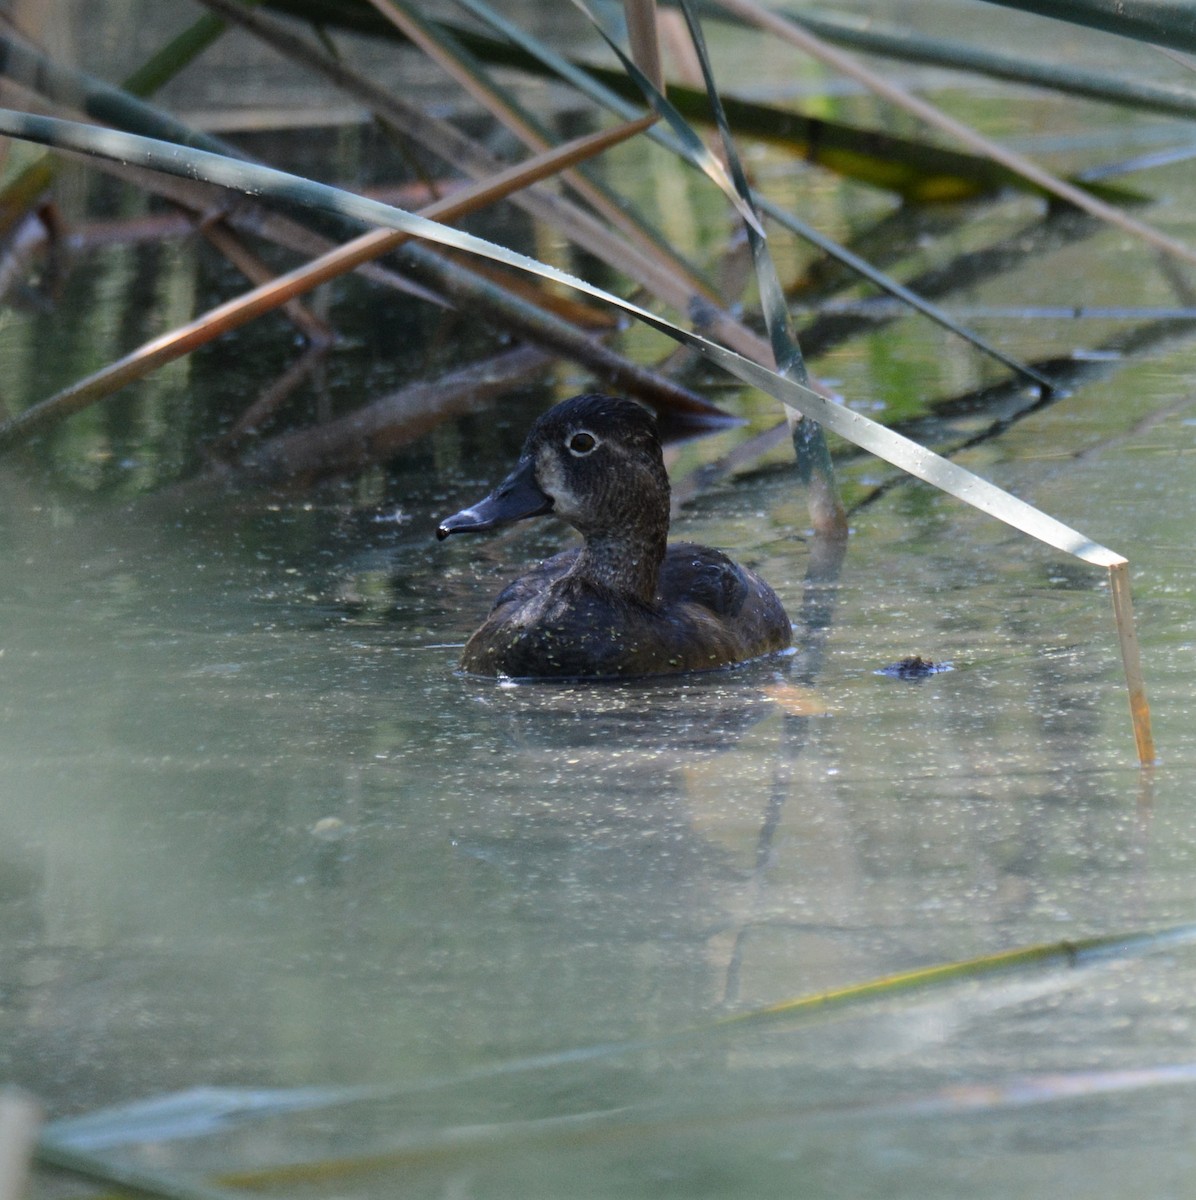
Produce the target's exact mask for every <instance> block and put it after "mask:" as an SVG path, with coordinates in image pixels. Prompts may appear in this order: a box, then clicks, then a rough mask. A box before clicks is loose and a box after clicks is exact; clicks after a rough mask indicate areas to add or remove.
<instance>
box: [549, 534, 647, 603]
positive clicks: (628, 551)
mask: <svg viewBox="0 0 1196 1200" xmlns="http://www.w3.org/2000/svg"><path fill="white" fill-rule="evenodd" d="M667 543H668V525H667V524H666V525H664V527H663V528H660V529H654V530H652V531H651V532H646V531H644V530H637V531H636V532H635V534H634V535H633V534H630V533H627V532H620V533H617V534H615V533H600V534H590V535H588V536H587V537H586V540H585V544H584V545H583V546H582V548H581V553H580V554H579V555H578V556H577V561H576V562H575V563H574V565H573V569H572V570H571V571H570V574H571V575H573V576H574V577H575V578H580V579H584V580H586V581H587V582H588V583H592V584H596V585H597V586H598V587H602V588H605V589H606V590H607V591H611V592H614V593H615V594H616V595H619V596H625V597H634V598H635V599H636V600H639V601H640V602H641V603H643V604H651V603H652V602H653V601H654V600H655V599H656V585H657V583H658V582H659V580H660V565H661V563H663V562H664V555H665V550H666V548H667Z"/></svg>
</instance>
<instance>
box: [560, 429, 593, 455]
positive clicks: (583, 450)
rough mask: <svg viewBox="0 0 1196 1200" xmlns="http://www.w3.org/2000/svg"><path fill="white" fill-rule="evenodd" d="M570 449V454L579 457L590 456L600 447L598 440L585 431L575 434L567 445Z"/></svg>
mask: <svg viewBox="0 0 1196 1200" xmlns="http://www.w3.org/2000/svg"><path fill="white" fill-rule="evenodd" d="M565 445H566V446H568V447H569V453H570V454H576V455H578V456H579V457H580V456H581V455H583V454H589V453H590V451H591V450H593V449H595V448H596V447H597V445H598V439H597V438H596V437H595V436H594V435H593V434H592V433H586V432H585V430H584V429H583V430H582V431H581V433H575V434H574V435H573V436H572V437H571V438H570V439H569V440H568V441H567V442H566V443H565Z"/></svg>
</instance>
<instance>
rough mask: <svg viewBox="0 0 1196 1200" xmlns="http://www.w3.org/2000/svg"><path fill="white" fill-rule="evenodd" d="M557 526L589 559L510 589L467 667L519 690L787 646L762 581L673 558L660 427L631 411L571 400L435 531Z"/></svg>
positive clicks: (599, 400)
mask: <svg viewBox="0 0 1196 1200" xmlns="http://www.w3.org/2000/svg"><path fill="white" fill-rule="evenodd" d="M549 512H551V513H553V514H554V515H556V516H559V517H561V518H563V519H564V520H566V521H568V522H569V524H571V525H572V526H573V527H574V528H575V529H576V530H578V532H579V533H580V534H581V535H582V538H583V543H582V545H581V546H580V547H577V548H575V549H572V550H566V551H565V552H563V553H562V554H558V555H556V556H555V557H553V558H550V559H549V560H548V561H547V562H544V563H541V564H540V565H539V566H537V567H533V568H532V569H531V570H530V571H528V572H527V573H526V574H525V575H522V576H521V577H520V578H519V579H517V580H515V582H514V583H512V584H510V585H508V586H507V587H506V588H505V589H504V590H503V591H502V592H501V593H500V594H499V596H498V598H497V599H496V600H495V602H494V608H493V609H492V611H491V613H490V615H489V616H488V617H487V618H486V620H485V622H484V623H483V624H482V626H481V628H480V629H478V631H477V632H476V633H475V634H474V635H473V637H471V638H470V639H469V641H468V642H467V643H466V646H465V650H464V652H463V653H462V655H461V667H462V669H463V670H465V671H469V672H471V673H473V674H477V675H505V676H511V677H514V678H537V677H556V678H586V677H592V678H603V677H612V676H615V677H618V676H621V677H634V676H644V675H663V674H672V673H674V672H678V671H699V670H708V669H710V668H713V667H723V666H728V665H730V664H732V663H738V662H744V661H746V660H747V659H751V658H758V657H760V656H761V655H764V654H770V653H772V652H774V651H778V650H783V649H785V648H787V647H788V646H789V644H790V640H791V638H792V630H791V628H790V625H789V618H788V617H787V616H786V615H785V610H784V609H783V608H782V607H781V602H780V601H779V600H778V599H777V597H776V594H775V593H774V592H773V590H772V589H771V588H770V587H769V586H768V584H766V583H765V582H764V580H762V579H761V578H760V577H759V576H758V575H757V574H756V573H755V572H754V571H750V570H748V569H747V568H746V567H741V566H739V565H737V564H736V563H734V562H732V561H731V559H729V558H728V557H727V556H726V555H725V554H723V553H722V552H721V551H719V550H712V549H710V548H709V547H707V546H698V545H695V544H694V543H692V542H677V543H674V544H673V545H668V530H669V480H668V475H667V474H666V472H665V469H664V460H663V458H662V456H661V451H660V441H659V439H658V437H657V435H656V425H655V421H654V420H653V418H652V415H651V414H650V413H649V412H648V411H647V409H645V408H643V407H641V406H640V405H639V404H636V403H635V402H634V401H631V400H623V399H617V398H614V397H611V396H602V395H597V394H590V395H583V396H574V397H573V399H571V400H565V401H564V402H562V403H561V404H558V405H557V406H556V407H555V408H552V409H550V410H549V411H548V412H546V413H545V414H544V415H543V416H541V417H540V419H539V420H538V421H536V423H535V424H534V425H533V426H532V429H531V431H530V433H529V434H528V437H527V441H526V442H525V444H524V447H523V453H522V455H521V456H520V459H519V465H518V466H517V467H516V468H515V470H514V471H513V472H512V473H511V475H509V476H508V477H507V478H506V479H505V480H504V481H503V482H502V483H501V484H499V486H498V487H497V488H495V490H494V491H493V492H491V493H490V495H489V496H487V497H486V499H485V500H482V501H481V502H480V503H478V504H476V505H474V506H473V507H471V508H466V509H463V510H462V511H461V512H459V513H456V514H455V515H453V516H451V517H448V518H447V519H446V520H445V521H444V522H442V524H441V525H440V528H439V529H438V530H437V536H438V537H440V538H445V537H448V536H449V535H450V534H452V533H461V532H467V531H480V530H484V529H491V528H493V527H495V526H496V525H503V524H507V523H509V522H511V521H517V520H520V519H521V518H523V517H531V516H538V515H540V514H542V513H549Z"/></svg>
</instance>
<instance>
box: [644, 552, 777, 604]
mask: <svg viewBox="0 0 1196 1200" xmlns="http://www.w3.org/2000/svg"><path fill="white" fill-rule="evenodd" d="M757 578H758V577H757V576H756V575H754V574H753V573H751V572H749V571H748V570H746V569H745V568H744V567H741V566H740V565H739V564H738V563H736V562H733V561H732V560H731V559H729V558H728V557H727V556H726V555H725V554H724V553H723V552H722V551H721V550H714V549H712V548H711V547H709V546H699V545H697V543H695V542H673V543H671V544H670V546H669V549H668V553H667V554H666V555H665V559H664V564H663V566H662V567H661V569H660V595H661V599H662V600H663V601H664V602H665V603H666V604H669V603H675V602H677V601H688V602H689V603H692V604H700V605H702V607H703V608H708V609H710V611H711V612H712V613H715V614H716V615H717V616H720V617H736V616H738V615H739V614H740V612H742V611H743V606H744V605H745V604H746V603H747V601H748V597H749V596H750V595H751V593H752V590H753V584H754V583H755V582H756V581H757Z"/></svg>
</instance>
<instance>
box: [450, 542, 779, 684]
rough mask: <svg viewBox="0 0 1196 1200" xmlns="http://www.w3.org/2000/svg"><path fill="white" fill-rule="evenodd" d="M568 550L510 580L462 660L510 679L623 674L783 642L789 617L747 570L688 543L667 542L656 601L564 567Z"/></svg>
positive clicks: (467, 666)
mask: <svg viewBox="0 0 1196 1200" xmlns="http://www.w3.org/2000/svg"><path fill="white" fill-rule="evenodd" d="M578 553H579V551H578V550H576V549H574V550H567V551H565V552H564V553H562V554H558V555H556V556H555V557H553V558H550V559H549V560H548V561H546V562H543V563H541V564H540V565H539V566H537V567H534V568H532V570H530V571H528V572H527V573H526V574H525V575H523V576H521V577H520V578H519V579H516V580H515V581H514V582H513V583H511V584H509V585H508V586H507V587H506V588H504V589H503V591H502V592H501V593H500V594H499V596H498V598H497V600H496V601H495V603H494V608H493V610H492V611H491V613H490V615H489V617H488V618H487V619H486V621H485V622H484V624H483V625H482V627H481V628H480V629H479V630H478V631H477V633H475V634H474V635H473V637H472V638H470V640H469V642H468V643H467V644H466V647H465V650H464V653H463V654H462V658H461V666H462V668H463V669H464V670H466V671H470V672H472V673H476V674H484V675H508V676H512V677H514V678H521V677H522V678H531V677H557V678H585V677H596V676H621V677H624V678H629V677H635V676H644V675H661V674H672V673H675V672H678V671H698V670H709V669H712V668H715V667H722V666H727V665H729V664H731V663H737V662H743V661H746V660H747V659H751V658H759V657H760V656H762V655H765V654H770V653H773V652H775V651H778V650H783V649H785V648H787V647H788V646H789V644H790V640H791V638H792V629H791V627H790V624H789V618H788V617H787V616H786V614H785V610H784V608H783V607H782V606H781V602H780V601H779V600H778V599H777V596H776V594H775V593H774V592H773V591H772V589H771V588H770V587H769V586H768V584H766V583H765V582H764V581H763V580H762V579H761V578H760V577H759V576H758V575H757V574H756V573H755V572H754V571H750V570H748V569H747V568H745V567H742V566H739V565H738V564H737V563H735V562H733V561H732V560H731V559H730V558H728V557H727V556H726V555H725V554H723V553H722V552H721V551H718V550H713V549H711V548H709V547H707V546H699V545H696V544H694V543H692V542H677V543H674V544H672V545H670V546H669V547H668V551H667V553H666V556H665V560H664V563H663V564H662V567H661V572H660V585H659V588H658V592H657V597H656V602H655V603H654V604H652V605H646V604H642V603H640V602H638V601H636V600H633V599H628V598H626V597H622V596H619V595H616V594H615V593H613V592H610V591H608V590H606V589H605V588H602V587H599V586H595V585H594V584H592V583H589V582H587V581H586V580H583V579H579V578H576V577H574V576H573V575H571V574H570V570H571V568H572V567H573V565H574V563H575V562H576V560H577V556H578Z"/></svg>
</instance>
